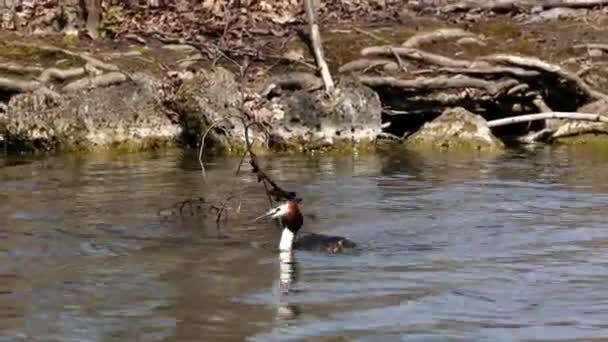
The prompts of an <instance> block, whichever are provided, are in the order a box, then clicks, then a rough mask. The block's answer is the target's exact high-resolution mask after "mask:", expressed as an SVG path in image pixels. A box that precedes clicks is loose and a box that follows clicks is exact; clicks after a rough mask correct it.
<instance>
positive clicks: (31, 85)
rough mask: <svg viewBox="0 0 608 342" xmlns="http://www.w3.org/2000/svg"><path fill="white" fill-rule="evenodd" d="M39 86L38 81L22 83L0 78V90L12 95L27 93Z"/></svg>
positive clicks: (21, 81)
mask: <svg viewBox="0 0 608 342" xmlns="http://www.w3.org/2000/svg"><path fill="white" fill-rule="evenodd" d="M40 86H41V83H40V82H38V81H23V80H16V79H11V78H5V77H0V90H2V91H6V92H12V93H27V92H30V91H34V90H36V89H38V88H39V87H40Z"/></svg>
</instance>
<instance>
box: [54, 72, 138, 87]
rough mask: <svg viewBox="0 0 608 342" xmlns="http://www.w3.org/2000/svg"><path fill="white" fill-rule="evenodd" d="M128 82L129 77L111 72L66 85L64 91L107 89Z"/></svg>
mask: <svg viewBox="0 0 608 342" xmlns="http://www.w3.org/2000/svg"><path fill="white" fill-rule="evenodd" d="M126 80H127V76H126V75H125V74H123V73H121V72H110V73H107V74H104V75H99V76H94V77H90V78H83V79H79V80H76V81H73V82H70V83H68V84H66V85H65V86H64V87H63V91H77V90H82V89H90V88H96V87H106V86H109V85H113V84H118V83H122V82H124V81H126Z"/></svg>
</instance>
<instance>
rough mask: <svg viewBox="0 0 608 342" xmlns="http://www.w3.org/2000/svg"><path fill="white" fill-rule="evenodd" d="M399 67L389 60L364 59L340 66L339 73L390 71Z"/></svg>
mask: <svg viewBox="0 0 608 342" xmlns="http://www.w3.org/2000/svg"><path fill="white" fill-rule="evenodd" d="M398 67H399V66H398V65H397V63H395V62H393V61H391V60H388V59H380V58H377V59H366V58H362V59H357V60H354V61H351V62H348V63H346V64H344V65H342V66H340V68H339V69H338V72H339V73H348V72H355V71H360V70H363V72H367V71H369V70H372V69H375V68H384V69H385V70H386V69H390V70H396V69H397V68H398Z"/></svg>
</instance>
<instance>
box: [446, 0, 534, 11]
mask: <svg viewBox="0 0 608 342" xmlns="http://www.w3.org/2000/svg"><path fill="white" fill-rule="evenodd" d="M521 7H531V6H530V3H529V2H528V1H525V0H466V1H461V2H459V3H456V4H450V5H447V6H444V7H443V8H441V11H442V12H444V13H450V12H467V11H470V10H475V9H481V10H485V11H496V12H510V11H514V10H518V9H519V8H521Z"/></svg>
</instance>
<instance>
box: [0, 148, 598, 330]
mask: <svg viewBox="0 0 608 342" xmlns="http://www.w3.org/2000/svg"><path fill="white" fill-rule="evenodd" d="M16 161H18V160H16V159H14V158H9V159H3V160H0V165H6V166H4V167H2V168H0V201H1V202H0V203H1V205H0V341H19V340H24V341H32V340H33V341H109V340H117V341H136V340H141V341H199V340H209V341H222V340H245V339H248V340H253V341H267V340H271V341H272V340H289V339H294V340H301V339H312V338H314V339H323V338H325V339H332V338H333V339H338V340H340V339H344V340H351V339H357V340H365V341H367V340H369V341H393V340H407V341H419V340H420V341H422V340H424V341H439V340H441V341H444V340H454V341H461V340H462V341H471V340H478V341H513V340H521V341H532V340H534V341H541V340H550V341H566V340H591V339H594V338H597V339H600V338H608V323H606V322H608V299H607V298H608V297H607V296H606V289H608V287H607V286H608V285H606V284H608V271H606V270H607V266H608V248H607V246H608V229H607V228H608V224H607V223H606V222H607V219H606V218H607V216H608V214H607V209H608V208H607V206H608V182H607V181H608V173H607V172H606V165H608V153H605V151H598V150H595V149H591V148H586V147H580V148H575V147H570V148H568V147H559V148H540V149H536V150H531V151H520V152H512V153H509V154H507V155H503V156H495V157H482V156H479V157H463V156H448V155H441V154H436V155H418V154H413V153H406V152H403V151H394V152H383V153H379V154H378V155H376V156H368V157H340V158H338V157H333V158H332V157H323V158H312V157H310V158H309V157H281V158H279V157H274V158H272V159H270V160H268V159H264V160H263V162H264V165H266V166H267V167H268V172H269V174H271V175H272V176H273V177H274V178H275V179H276V180H277V181H278V182H280V183H281V184H283V185H285V187H287V188H289V189H290V190H295V191H297V192H298V195H299V196H301V197H303V198H304V203H303V205H302V210H303V211H304V212H305V213H306V218H305V220H306V221H305V226H304V231H308V232H323V233H326V234H337V235H344V236H348V237H349V238H350V239H352V240H354V241H356V242H358V243H359V244H360V250H359V251H357V252H356V253H352V254H348V255H338V256H335V255H325V254H319V253H307V252H297V253H296V254H295V255H294V256H293V260H291V262H292V263H281V262H280V260H279V253H278V252H277V251H276V250H275V248H276V246H277V244H278V239H279V231H278V229H277V228H276V227H275V226H273V225H272V224H269V223H264V222H262V223H252V222H251V219H252V218H254V217H255V216H257V215H259V214H260V213H262V212H264V211H265V210H267V208H268V203H267V201H266V199H265V196H264V195H263V193H262V188H261V185H260V184H259V183H256V179H255V178H254V176H253V175H252V174H250V173H248V172H245V173H243V175H242V178H241V180H240V181H239V182H238V183H236V187H235V186H234V185H235V183H233V182H234V179H233V178H232V177H230V175H231V173H232V172H233V171H234V168H235V166H236V164H237V162H238V161H237V160H233V159H226V160H215V161H210V162H208V164H207V180H206V182H203V181H202V176H201V172H200V169H199V166H198V162H197V160H196V155H195V153H184V152H180V151H169V152H163V153H150V154H137V155H122V156H100V155H97V156H89V157H50V158H45V159H38V160H25V162H22V163H16ZM233 189H237V190H238V191H237V192H235V193H234V194H235V195H237V198H240V199H241V211H240V213H239V214H236V213H234V212H231V216H230V217H229V220H230V221H229V223H230V224H229V226H224V227H222V228H221V229H220V230H218V229H216V227H215V225H214V224H213V222H212V221H213V220H212V219H207V220H203V219H201V218H200V217H184V218H182V219H181V220H175V219H169V220H167V219H159V216H158V211H159V209H161V208H164V207H166V206H168V205H170V204H171V203H173V202H176V201H179V200H183V199H186V198H189V197H195V196H205V197H207V198H209V199H211V200H221V199H222V197H223V196H225V195H226V194H227V193H228V192H230V191H232V190H233ZM237 204H238V203H237V202H236V201H233V202H231V204H230V207H231V208H232V209H234V208H236V206H237ZM281 280H282V281H281ZM287 287H288V289H289V290H288V291H289V292H288V293H287V294H284V293H283V290H284V289H285V288H287Z"/></svg>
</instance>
